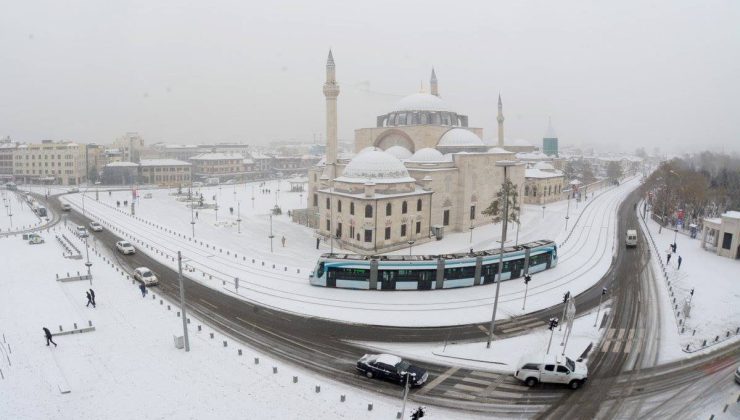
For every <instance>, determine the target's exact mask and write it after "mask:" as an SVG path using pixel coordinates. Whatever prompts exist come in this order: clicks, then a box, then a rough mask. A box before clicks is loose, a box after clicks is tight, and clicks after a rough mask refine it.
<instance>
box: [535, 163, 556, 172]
mask: <svg viewBox="0 0 740 420" xmlns="http://www.w3.org/2000/svg"><path fill="white" fill-rule="evenodd" d="M534 168H535V169H539V170H541V171H554V170H555V167H554V166H552V165H550V164H549V163H547V162H537V163H536V164H535V165H534Z"/></svg>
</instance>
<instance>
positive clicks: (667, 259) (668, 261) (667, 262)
mask: <svg viewBox="0 0 740 420" xmlns="http://www.w3.org/2000/svg"><path fill="white" fill-rule="evenodd" d="M670 262H671V253H670V252H669V253H668V257H667V258H666V259H665V263H666V264H670Z"/></svg>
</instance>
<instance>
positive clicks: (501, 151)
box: [488, 147, 511, 153]
mask: <svg viewBox="0 0 740 420" xmlns="http://www.w3.org/2000/svg"><path fill="white" fill-rule="evenodd" d="M488 153H511V152H510V151H508V150H506V149H502V148H500V147H491V148H490V149H488Z"/></svg>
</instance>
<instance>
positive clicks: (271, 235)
mask: <svg viewBox="0 0 740 420" xmlns="http://www.w3.org/2000/svg"><path fill="white" fill-rule="evenodd" d="M274 237H275V235H273V234H272V213H270V236H268V238H270V252H272V238H274Z"/></svg>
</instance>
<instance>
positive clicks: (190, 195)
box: [188, 179, 195, 239]
mask: <svg viewBox="0 0 740 420" xmlns="http://www.w3.org/2000/svg"><path fill="white" fill-rule="evenodd" d="M188 200H189V201H190V227H191V228H192V232H193V239H195V218H194V217H193V212H194V211H195V202H194V201H193V181H192V179H191V180H190V189H189V190H188Z"/></svg>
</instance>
